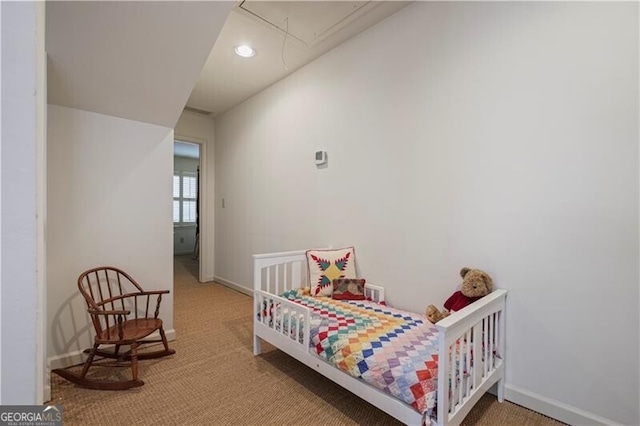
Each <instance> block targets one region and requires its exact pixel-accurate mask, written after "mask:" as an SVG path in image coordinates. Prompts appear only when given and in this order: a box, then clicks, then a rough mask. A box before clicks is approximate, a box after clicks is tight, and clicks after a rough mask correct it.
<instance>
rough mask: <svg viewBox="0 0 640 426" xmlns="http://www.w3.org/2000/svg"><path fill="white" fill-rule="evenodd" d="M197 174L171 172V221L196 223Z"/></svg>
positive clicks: (185, 223)
mask: <svg viewBox="0 0 640 426" xmlns="http://www.w3.org/2000/svg"><path fill="white" fill-rule="evenodd" d="M197 196H198V181H197V176H196V174H195V173H193V172H174V174H173V223H174V224H178V225H189V224H195V223H196V198H197Z"/></svg>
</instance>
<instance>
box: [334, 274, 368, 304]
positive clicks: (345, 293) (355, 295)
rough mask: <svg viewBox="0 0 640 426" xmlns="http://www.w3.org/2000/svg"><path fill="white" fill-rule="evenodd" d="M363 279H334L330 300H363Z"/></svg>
mask: <svg viewBox="0 0 640 426" xmlns="http://www.w3.org/2000/svg"><path fill="white" fill-rule="evenodd" d="M365 282H366V280H365V279H364V278H335V279H334V280H333V293H332V295H331V297H332V298H334V299H336V300H365V295H364V284H365Z"/></svg>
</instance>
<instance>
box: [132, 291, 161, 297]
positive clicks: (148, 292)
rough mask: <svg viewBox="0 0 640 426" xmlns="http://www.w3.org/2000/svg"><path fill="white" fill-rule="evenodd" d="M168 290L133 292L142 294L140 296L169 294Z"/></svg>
mask: <svg viewBox="0 0 640 426" xmlns="http://www.w3.org/2000/svg"><path fill="white" fill-rule="evenodd" d="M169 293H170V291H169V290H149V291H147V290H145V291H141V292H140V293H134V294H136V295H142V296H147V295H149V296H153V295H155V294H169Z"/></svg>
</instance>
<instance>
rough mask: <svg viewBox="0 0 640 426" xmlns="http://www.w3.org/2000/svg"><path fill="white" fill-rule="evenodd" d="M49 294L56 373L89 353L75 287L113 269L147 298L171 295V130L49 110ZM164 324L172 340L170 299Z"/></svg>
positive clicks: (81, 304) (87, 333)
mask: <svg viewBox="0 0 640 426" xmlns="http://www.w3.org/2000/svg"><path fill="white" fill-rule="evenodd" d="M48 120H49V122H48V124H49V126H48V135H47V136H48V164H47V166H48V188H47V190H48V192H47V198H48V211H47V213H48V235H47V238H48V240H47V253H48V258H47V278H48V280H47V281H48V284H47V285H48V288H49V289H55V291H49V293H48V305H47V314H48V321H47V326H48V330H46V334H47V336H48V342H49V348H48V355H49V359H50V361H51V363H52V368H56V366H60V365H66V364H68V363H70V362H73V361H76V362H77V360H78V358H77V355H78V353H79V351H81V350H83V349H85V348H87V347H89V346H91V344H92V340H91V333H90V330H89V326H90V323H89V321H88V317H87V314H86V307H85V305H84V300H83V299H82V298H81V296H80V294H79V292H78V288H77V278H78V275H80V273H81V272H82V271H84V270H86V269H89V268H91V267H94V266H99V265H112V266H116V267H119V268H121V269H123V270H125V271H127V272H129V273H130V274H131V275H132V276H133V277H134V278H136V280H137V281H138V282H139V283H140V284H141V285H142V286H143V287H144V288H146V289H169V290H173V254H172V229H173V225H172V224H173V222H172V203H171V200H172V176H173V173H172V171H173V130H172V129H170V128H167V127H162V126H157V125H152V124H147V123H141V122H137V121H131V120H125V119H121V118H115V117H110V116H106V115H101V114H96V113H91V112H86V111H81V110H77V109H73V108H66V107H60V106H55V105H49V108H48ZM160 316H161V318H162V319H163V321H164V324H165V330H167V333H168V335H169V336H173V294H172V293H171V294H169V295H168V296H167V297H163V300H162V308H161V312H160Z"/></svg>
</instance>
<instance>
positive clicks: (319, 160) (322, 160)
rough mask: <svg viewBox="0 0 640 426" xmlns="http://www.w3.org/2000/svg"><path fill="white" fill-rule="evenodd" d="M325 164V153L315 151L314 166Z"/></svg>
mask: <svg viewBox="0 0 640 426" xmlns="http://www.w3.org/2000/svg"><path fill="white" fill-rule="evenodd" d="M326 163H327V151H316V166H320V165H322V164H326Z"/></svg>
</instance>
